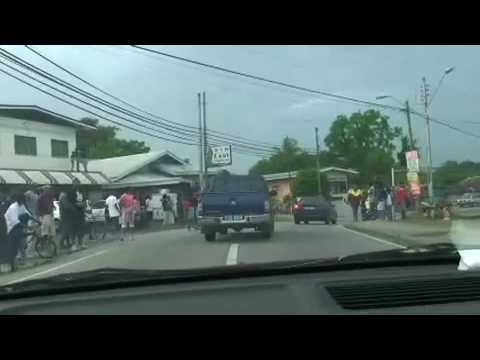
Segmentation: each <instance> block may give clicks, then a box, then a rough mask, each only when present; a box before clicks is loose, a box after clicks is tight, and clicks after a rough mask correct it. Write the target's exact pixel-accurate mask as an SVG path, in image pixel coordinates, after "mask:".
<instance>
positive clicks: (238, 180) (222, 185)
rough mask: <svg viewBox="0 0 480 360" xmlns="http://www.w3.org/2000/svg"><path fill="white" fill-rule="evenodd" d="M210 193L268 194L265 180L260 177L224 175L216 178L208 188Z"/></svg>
mask: <svg viewBox="0 0 480 360" xmlns="http://www.w3.org/2000/svg"><path fill="white" fill-rule="evenodd" d="M208 191H209V192H268V188H267V185H266V184H265V180H263V178H262V177H259V176H247V175H223V176H216V177H215V178H214V179H213V180H212V182H211V183H210V186H209V188H208Z"/></svg>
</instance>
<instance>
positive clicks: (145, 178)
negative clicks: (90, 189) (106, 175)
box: [105, 174, 190, 189]
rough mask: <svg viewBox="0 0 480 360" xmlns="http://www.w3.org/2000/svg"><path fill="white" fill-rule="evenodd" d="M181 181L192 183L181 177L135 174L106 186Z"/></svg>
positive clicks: (110, 187) (133, 185) (132, 185)
mask: <svg viewBox="0 0 480 360" xmlns="http://www.w3.org/2000/svg"><path fill="white" fill-rule="evenodd" d="M181 183H190V181H189V180H186V179H183V178H180V177H169V176H161V175H157V174H133V175H130V176H127V177H125V178H123V179H121V180H118V181H116V182H114V183H111V184H108V185H105V188H107V189H115V188H124V187H130V186H131V187H146V186H166V185H175V184H181Z"/></svg>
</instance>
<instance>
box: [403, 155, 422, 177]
mask: <svg viewBox="0 0 480 360" xmlns="http://www.w3.org/2000/svg"><path fill="white" fill-rule="evenodd" d="M405 158H406V160H407V169H408V171H409V172H419V171H420V162H419V159H418V151H417V150H412V151H407V152H406V153H405Z"/></svg>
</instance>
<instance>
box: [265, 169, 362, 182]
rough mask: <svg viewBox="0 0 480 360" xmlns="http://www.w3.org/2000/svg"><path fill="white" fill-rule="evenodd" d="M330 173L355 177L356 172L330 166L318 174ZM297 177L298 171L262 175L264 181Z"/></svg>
mask: <svg viewBox="0 0 480 360" xmlns="http://www.w3.org/2000/svg"><path fill="white" fill-rule="evenodd" d="M330 171H338V172H343V173H348V174H352V175H357V174H358V171H356V170H353V169H344V168H339V167H335V166H330V167H326V168H321V169H320V172H321V173H327V172H330ZM297 175H298V171H290V172H281V173H275V174H265V175H263V178H264V179H265V181H275V180H286V179H290V178H291V179H294V178H296V177H297Z"/></svg>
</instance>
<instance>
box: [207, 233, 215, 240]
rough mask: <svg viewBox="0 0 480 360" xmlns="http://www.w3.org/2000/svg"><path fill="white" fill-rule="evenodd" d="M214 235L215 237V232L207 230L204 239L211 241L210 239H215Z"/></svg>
mask: <svg viewBox="0 0 480 360" xmlns="http://www.w3.org/2000/svg"><path fill="white" fill-rule="evenodd" d="M215 237H216V233H215V232H208V233H205V240H207V241H209V242H211V241H215Z"/></svg>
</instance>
